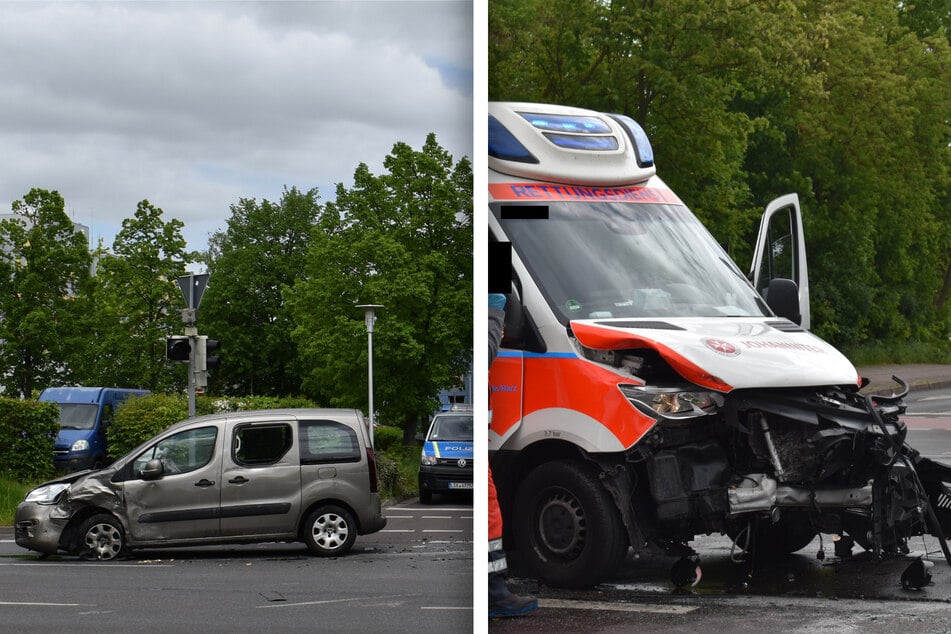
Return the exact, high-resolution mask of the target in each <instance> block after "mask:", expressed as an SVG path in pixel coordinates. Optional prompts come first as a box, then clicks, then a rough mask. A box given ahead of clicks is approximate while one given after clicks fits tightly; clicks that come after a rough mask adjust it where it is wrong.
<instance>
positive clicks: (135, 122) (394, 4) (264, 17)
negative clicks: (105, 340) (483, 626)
mask: <svg viewBox="0 0 951 634" xmlns="http://www.w3.org/2000/svg"><path fill="white" fill-rule="evenodd" d="M472 72H473V65H472V3H471V1H462V0H459V1H453V0H431V1H420V2H410V1H401V0H393V1H379V2H371V1H364V2H339V3H337V2H302V1H298V2H271V1H266V2H261V3H257V2H207V3H206V2H170V3H165V2H141V3H139V2H136V3H132V2H91V3H77V2H10V1H8V0H0V213H6V212H9V211H10V205H11V204H12V202H13V201H14V200H18V199H21V198H22V197H23V196H24V195H25V194H26V193H27V192H29V190H30V189H31V188H33V187H39V188H42V189H50V190H57V191H59V192H60V193H61V194H62V195H63V197H64V198H65V200H66V211H67V213H68V214H70V216H71V217H72V218H73V220H75V221H76V222H79V223H82V224H84V225H86V226H88V227H89V228H90V240H91V243H92V246H95V245H96V243H97V242H98V239H99V238H102V240H103V242H104V244H105V246H107V247H111V246H112V241H113V239H114V237H115V234H116V232H117V231H118V230H119V229H120V228H121V223H122V220H123V219H125V218H131V217H132V216H133V215H134V213H135V209H136V204H137V203H138V202H139V201H141V200H143V199H147V200H148V201H149V202H150V203H152V204H153V205H155V206H157V207H160V208H161V209H162V210H163V211H164V217H165V218H166V220H167V219H170V218H177V219H179V220H181V221H182V222H184V223H185V228H184V231H183V233H184V236H185V238H186V239H187V240H188V245H189V248H190V249H204V248H205V246H206V244H207V238H208V235H209V234H210V233H212V232H214V231H216V230H218V229H224V228H225V227H226V221H227V219H228V218H229V217H230V205H232V204H234V203H237V202H238V201H239V200H240V199H241V198H254V199H257V200H259V201H260V200H263V199H268V200H271V201H278V200H280V197H281V193H282V192H283V190H284V187H285V186H288V187H291V186H296V187H297V188H298V189H302V190H307V189H310V188H312V187H317V188H318V189H319V190H320V193H321V196H322V198H323V200H327V199H328V198H332V197H333V194H334V189H335V185H336V183H340V182H342V183H344V185H347V186H349V185H350V184H351V182H352V176H353V172H354V169H355V168H356V167H357V165H358V164H359V163H366V164H367V165H369V166H370V169H371V170H372V171H373V172H375V173H381V171H382V161H383V158H384V157H385V156H386V155H387V154H388V153H389V152H390V150H391V149H392V147H393V144H394V143H396V142H398V141H403V142H406V143H408V144H410V145H411V146H412V147H413V148H416V149H418V148H420V147H421V145H422V143H423V141H424V140H425V138H426V135H427V133H429V132H435V133H436V138H437V140H438V141H439V143H440V144H441V145H442V146H443V147H444V148H446V149H447V150H448V151H449V152H450V153H451V154H452V155H453V156H454V157H455V158H457V159H458V158H461V157H462V156H469V157H472Z"/></svg>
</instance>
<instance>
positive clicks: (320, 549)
mask: <svg viewBox="0 0 951 634" xmlns="http://www.w3.org/2000/svg"><path fill="white" fill-rule="evenodd" d="M356 539H357V522H356V520H354V519H353V515H351V514H350V511H348V510H347V509H345V508H342V507H339V506H336V505H327V506H321V507H319V508H317V509H316V510H314V511H313V512H312V513H311V514H310V515H309V516H308V517H307V521H306V522H305V523H304V542H305V543H306V544H307V548H309V549H310V552H312V553H313V554H315V555H319V556H321V557H333V556H336V555H342V554H343V553H345V552H347V551H348V550H350V547H351V546H353V542H355V541H356Z"/></svg>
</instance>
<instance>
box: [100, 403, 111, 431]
mask: <svg viewBox="0 0 951 634" xmlns="http://www.w3.org/2000/svg"><path fill="white" fill-rule="evenodd" d="M111 424H112V404H110V403H106V404H105V405H103V406H102V414H101V415H100V416H99V431H100V432H102V433H105V431H106V430H107V429H109V425H111Z"/></svg>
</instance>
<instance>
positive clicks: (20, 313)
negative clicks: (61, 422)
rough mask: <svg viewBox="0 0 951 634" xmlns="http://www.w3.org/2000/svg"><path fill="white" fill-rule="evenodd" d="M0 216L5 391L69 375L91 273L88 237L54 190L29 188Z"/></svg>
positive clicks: (24, 390) (23, 393)
mask: <svg viewBox="0 0 951 634" xmlns="http://www.w3.org/2000/svg"><path fill="white" fill-rule="evenodd" d="M12 209H13V212H14V213H15V214H16V216H15V217H13V218H9V219H6V220H3V221H0V342H2V345H0V367H3V368H4V370H3V372H2V374H0V384H2V386H3V390H4V392H5V393H6V394H7V395H8V396H20V397H29V396H31V395H32V394H33V391H34V389H38V388H43V387H47V386H48V385H55V384H61V383H64V382H67V381H69V380H70V376H71V374H70V373H71V370H72V369H73V368H72V366H71V365H70V358H71V353H73V352H74V351H75V350H76V349H77V348H79V347H81V346H82V343H83V338H84V336H85V333H83V332H81V329H80V328H79V327H78V324H79V313H78V310H77V302H76V301H75V299H76V297H77V295H78V294H79V293H81V291H82V289H83V288H84V286H85V285H86V283H87V281H88V279H89V268H90V262H91V258H90V255H89V246H88V240H87V238H86V237H85V236H84V235H83V234H82V233H81V232H79V231H77V230H76V228H75V227H74V225H73V223H72V221H71V220H70V219H69V217H68V216H67V215H66V212H65V210H64V209H65V203H64V201H63V197H62V196H60V194H59V192H56V191H47V190H43V189H32V190H30V192H29V193H28V194H27V195H26V196H24V197H23V198H22V199H21V200H17V201H15V202H14V203H13V206H12Z"/></svg>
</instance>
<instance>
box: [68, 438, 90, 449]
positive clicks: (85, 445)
mask: <svg viewBox="0 0 951 634" xmlns="http://www.w3.org/2000/svg"><path fill="white" fill-rule="evenodd" d="M69 450H70V451H89V441H88V440H84V439H80V440H77V441H76V442H74V443H73V446H72V447H70V449H69Z"/></svg>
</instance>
